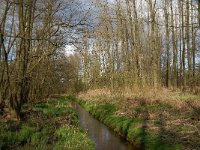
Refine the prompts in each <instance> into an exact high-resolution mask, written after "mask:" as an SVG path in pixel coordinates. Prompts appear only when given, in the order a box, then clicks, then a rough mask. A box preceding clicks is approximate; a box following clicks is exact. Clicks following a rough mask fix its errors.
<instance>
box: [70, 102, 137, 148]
mask: <svg viewBox="0 0 200 150" xmlns="http://www.w3.org/2000/svg"><path fill="white" fill-rule="evenodd" d="M73 107H74V109H75V110H76V111H77V113H78V116H79V119H80V123H81V125H82V126H83V127H84V128H86V129H87V130H88V134H89V136H90V137H91V138H92V139H93V140H94V142H95V144H96V149H97V150H134V147H133V146H132V145H131V144H129V143H127V142H126V141H125V140H123V139H121V138H120V137H119V136H117V135H115V134H114V132H113V131H111V130H110V129H109V128H108V127H107V126H105V125H104V124H102V123H101V122H99V121H98V120H96V119H94V118H93V117H92V116H91V115H90V114H89V113H88V112H86V111H85V110H84V109H83V108H81V107H80V106H79V105H78V104H76V103H73Z"/></svg>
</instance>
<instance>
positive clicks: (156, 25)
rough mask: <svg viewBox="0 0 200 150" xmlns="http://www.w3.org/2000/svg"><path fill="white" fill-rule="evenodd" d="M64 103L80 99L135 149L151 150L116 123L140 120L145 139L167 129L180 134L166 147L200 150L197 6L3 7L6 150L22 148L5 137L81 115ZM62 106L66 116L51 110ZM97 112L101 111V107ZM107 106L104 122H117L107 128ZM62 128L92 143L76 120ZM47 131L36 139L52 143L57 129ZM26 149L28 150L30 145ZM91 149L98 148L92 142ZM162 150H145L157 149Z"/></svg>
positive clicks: (182, 0)
mask: <svg viewBox="0 0 200 150" xmlns="http://www.w3.org/2000/svg"><path fill="white" fill-rule="evenodd" d="M63 95H65V96H66V95H72V96H74V97H76V98H74V97H73V98H72V96H68V97H67V98H66V97H63ZM60 96H61V97H60ZM51 99H53V100H52V101H51ZM56 99H57V101H56ZM66 99H71V100H74V99H77V100H75V101H77V103H79V104H80V105H82V106H83V107H84V108H85V109H86V110H87V111H89V112H91V113H92V114H93V115H94V117H96V118H97V119H99V120H100V121H101V122H103V123H105V124H106V125H108V126H110V127H111V128H113V129H114V130H115V131H116V132H117V133H118V134H120V135H125V138H126V139H127V140H128V141H130V142H131V143H135V145H141V143H143V142H144V141H140V140H139V141H138V138H139V137H141V135H137V134H136V133H135V130H134V131H133V130H131V129H130V130H129V127H128V126H127V129H126V130H127V131H125V130H124V131H123V127H120V129H118V128H117V125H116V124H113V122H112V119H116V118H112V117H113V115H114V116H115V115H116V116H118V117H125V118H127V117H128V118H131V119H132V120H131V121H133V120H134V119H136V118H137V119H138V118H140V119H141V121H139V122H137V123H138V124H143V123H147V124H148V125H147V126H148V129H146V128H145V131H147V132H148V133H152V135H154V133H155V135H156V133H157V132H158V129H157V128H161V126H163V128H165V132H166V133H169V131H170V133H171V132H172V131H173V135H172V134H171V135H170V133H169V134H165V135H166V137H163V141H162V142H164V143H171V142H174V145H176V146H175V148H174V149H199V148H200V143H199V141H198V139H200V117H199V116H200V115H199V114H200V1H199V0H1V1H0V113H1V116H0V119H1V121H0V122H1V123H0V129H1V130H0V131H1V135H0V139H4V140H2V141H1V140H0V147H1V148H2V149H3V148H4V149H12V148H13V146H14V147H22V146H24V145H23V144H22V143H20V144H19V143H18V144H16V143H17V142H16V141H17V140H19V139H17V138H16V139H15V140H16V141H15V140H14V142H11V141H13V140H11V139H12V136H11V137H9V138H8V137H6V136H7V135H6V134H4V133H3V132H4V131H5V130H6V131H7V132H9V133H10V130H11V128H14V130H15V132H17V130H18V129H17V128H20V129H22V130H25V129H26V130H27V128H28V129H29V127H30V126H31V125H32V124H34V122H35V123H36V122H37V124H40V126H41V128H43V127H44V126H45V123H46V122H48V121H49V122H53V123H52V124H53V125H55V126H56V121H58V120H56V116H55V118H52V119H50V118H48V116H51V115H53V116H54V115H55V114H51V112H52V111H55V112H60V113H58V116H59V115H61V116H60V117H64V115H63V114H65V115H66V116H73V115H75V114H74V112H73V109H72V108H71V106H70V105H69V104H68V103H67V102H65V101H64V100H66ZM67 101H68V100H67ZM69 101H70V100H69ZM57 102H58V105H59V109H54V108H53V105H54V104H55V105H57ZM46 103H49V104H48V108H49V109H47V110H46V107H47V106H46ZM60 103H61V104H62V105H60ZM98 104H99V107H100V106H102V108H98V107H96V105H98ZM107 104H109V106H110V105H112V106H113V107H116V108H117V111H116V112H112V113H109V114H110V116H107V117H108V118H109V117H111V116H112V117H111V118H112V119H111V120H110V121H108V120H109V119H105V118H104V116H101V114H104V115H105V117H106V115H107V114H106V113H104V112H105V111H107V110H106V109H107V107H105V108H104V107H103V106H104V105H106V106H107ZM43 105H44V106H43ZM44 108H45V110H44ZM108 108H109V109H112V107H111V108H110V107H108ZM66 109H67V110H70V111H67V112H65V111H66ZM71 109H72V110H71ZM46 111H47V112H46ZM108 111H109V110H108ZM42 112H43V114H42ZM109 112H110V111H109ZM98 113H99V114H98ZM138 114H139V115H138ZM27 115H28V116H27ZM45 115H46V116H47V118H46V119H44V118H45V117H44V116H45ZM36 116H39V117H41V116H43V117H44V118H43V119H41V118H40V119H38V118H37V117H36ZM75 116H76V115H75ZM31 118H32V119H31ZM36 118H37V119H36ZM75 118H76V117H75ZM163 118H164V119H163ZM27 119H28V120H27ZM34 119H36V120H34ZM42 120H43V121H42ZM62 120H64V121H63V122H59V123H58V124H59V126H62V124H73V125H74V126H75V127H74V126H73V127H72V130H76V131H77V134H78V135H79V132H80V138H82V137H83V138H84V137H87V134H86V133H85V131H84V132H83V131H81V129H79V128H80V127H79V125H77V124H78V121H77V120H78V118H76V119H74V117H71V118H70V117H67V118H66V117H64V118H63V119H62ZM66 120H68V121H66ZM69 120H71V122H72V123H70V121H69ZM145 120H147V122H145ZM161 120H164V123H163V122H162V121H161ZM45 121H46V122H45ZM118 121H119V122H120V120H118ZM133 122H134V121H133ZM24 123H25V124H26V126H23V127H25V129H24V128H23V127H22V126H21V125H23V124H24ZM131 123H132V122H131ZM134 123H135V122H134ZM5 124H7V125H6V127H5V128H4V126H5ZM13 124H14V126H15V127H13ZM183 124H184V127H185V128H182V127H181V126H182V125H183ZM123 125H124V126H126V125H127V124H123ZM123 125H122V126H123ZM115 126H116V128H115ZM119 126H120V125H119ZM138 126H140V125H138ZM156 126H157V127H156ZM70 127H71V126H69V127H68V128H64V127H60V128H59V131H55V133H57V134H56V135H57V139H59V138H61V139H63V134H62V131H63V133H65V132H68V133H72V131H71V128H70ZM143 127H144V126H143ZM145 127H146V126H145ZM33 128H34V127H33ZM75 128H76V129H75ZM134 128H135V127H134ZM139 128H140V127H139ZM43 129H44V130H45V128H43ZM43 129H42V131H41V132H40V133H39V131H38V134H41V137H42V136H50V135H51V132H50V130H53V127H52V128H51V129H49V130H48V134H47V135H46V132H45V131H44V130H43ZM142 129H144V128H142ZM142 129H141V131H140V130H139V131H138V132H143V130H142ZM35 130H36V129H35V128H34V129H33V130H32V128H31V130H30V131H29V130H28V131H27V132H28V133H30V134H31V133H32V132H31V131H35ZM175 130H176V131H175ZM43 131H44V132H43ZM129 131H130V135H129ZM132 131H133V132H132ZM132 133H133V135H132ZM13 134H14V133H12V134H11V135H13ZM136 135H137V136H136ZM174 135H176V140H174V139H173V138H172V137H174ZM22 136H23V135H22ZM70 136H71V137H73V136H74V135H73V134H72V135H70ZM5 137H6V138H5ZM30 137H31V139H33V136H30ZM58 137H59V138H58ZM65 138H66V137H65ZM75 138H76V136H75V137H74V139H75ZM36 139H37V138H36ZM51 139H52V138H51ZM149 139H152V141H155V138H151V137H149ZM160 139H162V138H161V137H160ZM179 139H180V140H179ZM24 140H25V139H24ZM24 140H21V141H24ZM25 141H26V140H25ZM31 141H32V140H31ZM33 141H34V140H33ZM52 141H54V140H52ZM57 141H59V140H57ZM61 141H62V140H61ZM133 141H134V142H133ZM37 142H39V141H36V143H37ZM44 142H48V140H47V141H44ZM55 142H56V140H55ZM73 142H74V141H72V143H68V146H69V145H70V144H71V145H72V147H71V149H76V148H77V149H79V148H80V147H76V148H73V145H74V144H73ZM145 142H146V141H145ZM25 143H26V144H25V146H27V147H30V146H31V144H33V143H28V141H26V142H25ZM27 143H28V144H27ZM63 143H65V146H66V142H64V141H63ZM85 143H87V144H86V147H87V146H88V149H90V148H91V149H92V148H93V144H92V142H91V141H90V139H89V138H88V137H87V142H85ZM147 143H148V142H147ZM40 144H41V143H40ZM57 145H59V143H58V144H57ZM75 145H76V144H75ZM77 145H78V146H81V144H80V143H78V144H77ZM147 145H149V144H147ZM155 145H156V144H154V148H152V147H150V148H148V147H145V148H144V147H143V148H141V147H140V148H141V149H155ZM177 145H181V146H177ZM40 146H42V144H41V145H40ZM50 146H52V145H51V144H50ZM156 146H158V145H156ZM27 147H25V148H27ZM45 148H46V149H48V148H49V147H45ZM40 149H43V148H42V147H40ZM58 149H59V146H58ZM68 149H70V148H69V147H68ZM158 149H159V148H158Z"/></svg>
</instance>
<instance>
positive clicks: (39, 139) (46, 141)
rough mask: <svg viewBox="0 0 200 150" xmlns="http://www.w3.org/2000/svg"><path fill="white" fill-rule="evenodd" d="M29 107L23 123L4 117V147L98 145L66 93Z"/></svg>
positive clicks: (0, 143) (0, 129) (0, 144)
mask: <svg viewBox="0 0 200 150" xmlns="http://www.w3.org/2000/svg"><path fill="white" fill-rule="evenodd" d="M25 107H26V108H25V109H24V112H23V122H21V123H18V122H16V121H12V120H10V121H7V120H1V122H0V139H1V140H0V149H2V150H3V149H39V150H40V149H41V150H45V149H55V150H56V149H58V150H59V149H70V150H79V149H83V148H84V149H88V150H90V149H94V148H95V147H94V143H93V142H92V141H91V140H90V139H89V138H88V135H87V133H86V131H85V130H84V129H82V128H81V127H80V126H79V121H78V117H77V115H76V113H75V112H74V110H73V109H72V107H71V106H70V102H69V100H68V99H67V98H66V97H65V96H62V97H59V98H51V99H49V100H47V101H46V102H45V101H41V102H37V103H32V104H29V105H26V106H25ZM1 119H2V118H1Z"/></svg>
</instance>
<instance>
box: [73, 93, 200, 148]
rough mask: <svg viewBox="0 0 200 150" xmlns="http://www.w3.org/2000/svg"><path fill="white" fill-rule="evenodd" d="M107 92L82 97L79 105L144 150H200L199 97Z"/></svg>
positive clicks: (179, 94)
mask: <svg viewBox="0 0 200 150" xmlns="http://www.w3.org/2000/svg"><path fill="white" fill-rule="evenodd" d="M108 91H109V90H102V91H101V90H100V92H99V91H98V90H94V91H88V92H87V93H81V94H80V95H79V99H78V100H77V102H78V103H79V104H80V105H82V106H83V107H84V108H85V109H86V110H87V111H89V112H90V113H91V114H92V115H93V116H94V117H96V118H97V119H98V120H100V121H102V122H103V123H105V124H106V125H107V126H109V127H110V128H112V129H113V130H114V131H115V132H117V133H118V134H119V135H121V136H123V137H125V138H126V139H127V140H129V141H130V142H131V143H133V144H134V145H137V146H138V147H139V148H141V149H150V150H154V149H158V150H160V149H161V150H163V149H172V150H176V149H177V150H178V149H184V150H190V149H194V150H198V149H200V142H199V139H200V134H199V127H200V126H199V125H200V118H199V117H200V116H199V114H200V107H199V106H200V105H199V104H200V101H199V100H200V99H199V98H200V97H199V95H192V94H187V93H185V94H184V93H180V92H170V91H166V90H163V91H161V93H158V92H157V93H155V95H153V94H152V95H151V93H148V95H144V94H143V95H141V94H140V95H138V94H132V95H131V94H129V95H128V94H125V95H120V94H117V93H116V94H114V95H113V94H112V93H110V92H108ZM164 94H168V95H167V96H166V95H164ZM162 95H163V98H162Z"/></svg>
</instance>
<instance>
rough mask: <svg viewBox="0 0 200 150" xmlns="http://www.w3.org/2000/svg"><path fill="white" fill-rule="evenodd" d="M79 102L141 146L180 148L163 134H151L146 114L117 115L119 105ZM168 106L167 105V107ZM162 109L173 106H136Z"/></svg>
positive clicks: (170, 149) (152, 149) (175, 149)
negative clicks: (132, 116)
mask: <svg viewBox="0 0 200 150" xmlns="http://www.w3.org/2000/svg"><path fill="white" fill-rule="evenodd" d="M77 102H78V103H79V104H80V105H81V106H83V107H84V108H85V109H86V110H87V111H88V112H90V113H91V114H92V115H93V116H94V117H95V118H97V119H98V120H100V121H102V122H103V123H104V124H106V125H107V126H109V127H110V128H112V129H113V130H114V131H115V132H116V133H118V134H119V135H121V136H123V137H124V138H126V139H127V140H128V141H130V142H131V143H133V144H134V145H136V146H138V147H141V145H144V146H145V149H150V150H154V149H158V150H178V149H180V146H179V145H178V144H176V143H169V142H167V141H165V140H163V139H162V134H164V133H162V132H161V133H160V135H155V134H151V133H150V132H149V131H148V130H147V129H145V127H144V124H145V116H139V117H137V118H130V117H125V116H123V117H122V116H117V115H116V113H115V112H116V111H117V110H118V108H117V106H116V105H114V104H111V103H107V102H106V103H101V104H96V103H95V102H92V101H83V100H80V99H77ZM166 106H167V107H166ZM161 109H164V110H165V109H171V106H168V105H166V104H154V105H150V106H144V108H141V107H140V108H135V111H137V112H140V113H144V111H145V110H148V111H157V110H161ZM155 124H157V125H160V124H161V122H160V121H159V120H156V121H155Z"/></svg>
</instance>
